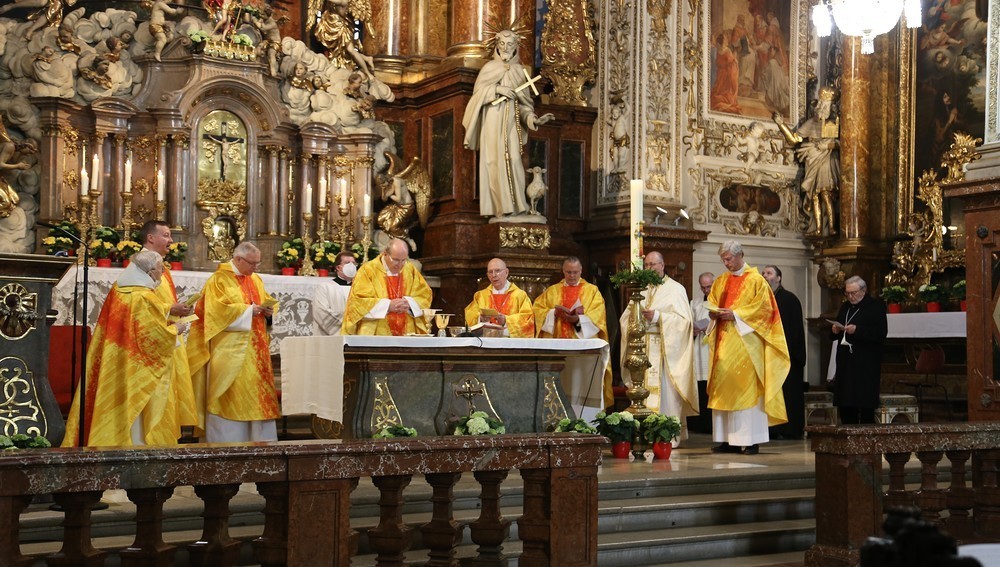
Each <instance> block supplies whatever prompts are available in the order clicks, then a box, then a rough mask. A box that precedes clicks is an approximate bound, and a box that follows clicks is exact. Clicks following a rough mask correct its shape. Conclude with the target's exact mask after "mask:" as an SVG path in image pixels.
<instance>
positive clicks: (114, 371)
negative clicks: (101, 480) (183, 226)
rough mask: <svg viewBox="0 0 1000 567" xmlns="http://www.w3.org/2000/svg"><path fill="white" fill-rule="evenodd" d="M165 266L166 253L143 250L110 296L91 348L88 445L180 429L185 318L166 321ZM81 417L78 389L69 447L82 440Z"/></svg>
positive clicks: (160, 439) (130, 442)
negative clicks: (177, 382) (178, 385)
mask: <svg viewBox="0 0 1000 567" xmlns="http://www.w3.org/2000/svg"><path fill="white" fill-rule="evenodd" d="M162 273H163V258H162V257H161V256H160V255H158V254H156V253H155V252H152V251H149V250H143V251H142V252H139V253H137V254H135V255H134V256H132V262H131V263H130V264H129V267H127V268H125V270H124V271H123V272H122V274H121V276H119V278H118V281H117V282H116V284H115V286H114V287H113V288H112V289H111V293H109V294H108V297H107V299H106V300H105V301H104V305H103V307H102V308H101V314H100V317H99V318H98V320H97V326H96V327H95V329H94V337H93V339H92V342H91V343H90V347H89V348H88V349H87V383H86V387H87V394H86V398H85V399H86V404H85V407H84V412H85V416H84V418H83V423H84V424H85V434H86V435H85V439H84V445H86V446H89V447H112V446H117V447H129V446H135V445H174V444H176V443H177V439H178V438H179V437H180V436H181V419H180V417H179V415H178V407H179V404H178V400H177V397H176V394H175V388H174V383H173V381H174V377H175V374H174V372H173V365H174V352H175V351H176V348H177V335H178V331H183V328H184V326H185V325H186V324H184V323H180V324H170V323H168V322H167V310H168V308H169V306H167V305H165V304H164V303H163V302H162V301H161V300H160V299H159V298H158V297H157V295H156V291H155V289H156V287H157V284H158V283H159V282H160V277H161V275H162ZM179 326H180V328H179ZM188 391H190V389H188ZM187 403H188V404H190V400H188V401H187ZM80 422H81V420H80V390H79V388H77V391H76V393H75V395H74V397H73V406H72V408H71V409H70V412H69V419H68V421H67V423H66V436H65V437H64V438H63V443H62V445H63V447H73V446H76V445H77V444H78V442H79V437H80V433H79V432H80Z"/></svg>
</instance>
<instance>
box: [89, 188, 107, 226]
mask: <svg viewBox="0 0 1000 567" xmlns="http://www.w3.org/2000/svg"><path fill="white" fill-rule="evenodd" d="M88 194H89V195H90V226H92V227H97V226H101V225H102V224H104V223H102V222H101V214H100V211H99V210H98V206H99V205H100V197H101V194H102V193H101V192H100V191H94V190H93V189H91V190H90V191H89V193H88Z"/></svg>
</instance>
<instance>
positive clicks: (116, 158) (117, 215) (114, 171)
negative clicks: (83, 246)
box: [108, 134, 131, 238]
mask: <svg viewBox="0 0 1000 567" xmlns="http://www.w3.org/2000/svg"><path fill="white" fill-rule="evenodd" d="M126 140H128V135H127V134H115V136H114V140H113V142H112V144H113V145H112V148H111V159H112V163H113V165H112V167H111V183H110V184H109V186H108V202H109V203H110V206H111V226H118V224H119V223H121V222H122V221H123V220H125V219H123V218H122V213H123V212H124V211H122V191H124V190H125V160H126V157H127V156H126V155H125V141H126ZM130 222H131V221H130ZM122 226H124V224H122ZM125 228H126V229H128V227H125ZM128 236H129V235H128V234H126V235H125V238H128Z"/></svg>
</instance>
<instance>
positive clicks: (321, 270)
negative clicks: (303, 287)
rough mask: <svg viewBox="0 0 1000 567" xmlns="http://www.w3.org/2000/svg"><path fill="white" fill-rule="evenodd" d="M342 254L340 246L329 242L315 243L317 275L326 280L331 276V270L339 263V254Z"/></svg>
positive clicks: (313, 246) (313, 256)
mask: <svg viewBox="0 0 1000 567" xmlns="http://www.w3.org/2000/svg"><path fill="white" fill-rule="evenodd" d="M339 252H340V245H339V244H337V243H336V242H330V241H329V240H322V241H320V242H315V243H313V245H312V259H313V266H314V267H315V268H316V275H318V276H319V277H321V278H325V277H327V276H329V275H330V270H331V269H332V268H333V266H334V264H336V262H337V254H338V253H339Z"/></svg>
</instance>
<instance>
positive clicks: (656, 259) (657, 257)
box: [642, 251, 663, 278]
mask: <svg viewBox="0 0 1000 567" xmlns="http://www.w3.org/2000/svg"><path fill="white" fill-rule="evenodd" d="M642 267H643V268H645V269H647V270H653V271H654V272H656V273H657V274H658V275H659V276H660V277H661V278H662V277H663V254H660V253H659V252H656V251H653V252H650V253H649V254H646V258H645V260H644V261H643V262H642Z"/></svg>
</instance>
